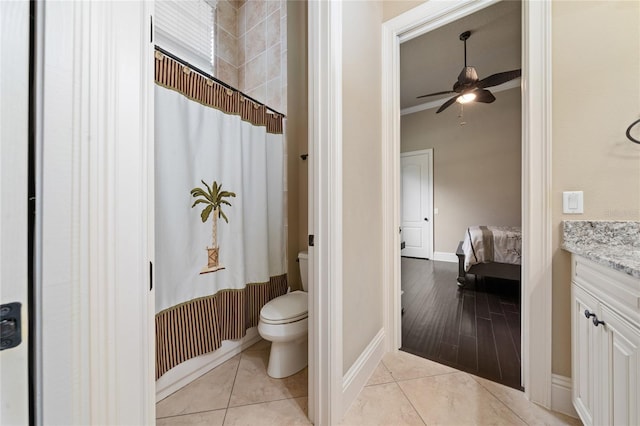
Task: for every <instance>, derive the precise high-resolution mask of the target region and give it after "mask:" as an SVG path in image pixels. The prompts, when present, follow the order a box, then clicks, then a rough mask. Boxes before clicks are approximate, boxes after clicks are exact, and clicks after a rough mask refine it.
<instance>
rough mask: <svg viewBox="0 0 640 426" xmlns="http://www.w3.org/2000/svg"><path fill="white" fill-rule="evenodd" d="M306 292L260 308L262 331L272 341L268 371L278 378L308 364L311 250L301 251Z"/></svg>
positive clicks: (294, 294) (274, 300)
mask: <svg viewBox="0 0 640 426" xmlns="http://www.w3.org/2000/svg"><path fill="white" fill-rule="evenodd" d="M298 262H299V264H300V277H301V278H302V289H303V291H292V292H290V293H287V294H285V295H282V296H280V297H276V298H275V299H273V300H271V301H270V302H269V303H267V304H266V305H264V306H263V307H262V309H261V310H260V321H259V322H258V333H260V336H262V338H263V339H264V340H268V341H270V342H271V353H270V354H269V366H268V367H267V374H268V375H269V376H270V377H273V378H275V379H281V378H283V377H288V376H291V375H292V374H295V373H297V372H298V371H300V370H302V369H303V368H304V367H306V366H307V361H308V359H307V334H308V319H307V318H308V310H307V309H308V304H307V271H308V269H307V265H308V263H307V262H308V253H307V251H306V250H305V251H301V252H300V253H298Z"/></svg>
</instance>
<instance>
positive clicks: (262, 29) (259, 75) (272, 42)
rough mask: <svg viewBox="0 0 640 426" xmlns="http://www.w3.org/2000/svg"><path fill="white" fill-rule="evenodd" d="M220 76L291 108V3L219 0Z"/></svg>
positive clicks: (274, 104)
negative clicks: (288, 16)
mask: <svg viewBox="0 0 640 426" xmlns="http://www.w3.org/2000/svg"><path fill="white" fill-rule="evenodd" d="M216 74H217V75H216V76H217V77H218V78H219V79H221V80H222V81H224V82H226V83H228V84H230V85H231V86H233V87H236V88H238V89H239V90H241V91H242V92H244V93H246V94H247V95H249V96H251V97H252V98H255V99H256V100H258V101H260V102H263V103H265V104H267V106H269V107H271V108H273V109H275V110H277V111H280V112H282V113H285V114H286V112H287V111H286V110H287V105H286V103H287V3H286V1H285V0H248V1H246V0H219V1H218V5H217V9H216Z"/></svg>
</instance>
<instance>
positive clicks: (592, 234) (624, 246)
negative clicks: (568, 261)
mask: <svg viewBox="0 0 640 426" xmlns="http://www.w3.org/2000/svg"><path fill="white" fill-rule="evenodd" d="M562 225H563V230H564V232H563V237H564V240H563V243H562V248H563V249H565V250H567V251H570V252H571V253H574V254H577V255H580V256H583V257H585V258H587V259H589V260H592V261H594V262H596V263H599V264H601V265H605V266H608V267H610V268H612V269H615V270H617V271H620V272H624V273H626V274H629V275H631V276H633V277H635V278H640V222H639V221H606V220H565V221H563V222H562Z"/></svg>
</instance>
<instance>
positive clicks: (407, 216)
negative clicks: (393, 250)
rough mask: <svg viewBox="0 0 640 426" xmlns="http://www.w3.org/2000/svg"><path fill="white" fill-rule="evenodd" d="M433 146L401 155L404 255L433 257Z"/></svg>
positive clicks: (401, 212) (401, 213) (401, 217)
mask: <svg viewBox="0 0 640 426" xmlns="http://www.w3.org/2000/svg"><path fill="white" fill-rule="evenodd" d="M432 169H433V150H431V149H426V150H422V151H413V152H405V153H402V154H401V155H400V170H401V171H400V173H401V179H402V181H401V188H400V202H401V203H402V204H401V206H400V221H401V227H402V231H401V238H400V241H401V242H402V243H404V248H403V249H402V251H401V255H402V256H407V257H418V258H422V259H430V258H432V257H433V170H432Z"/></svg>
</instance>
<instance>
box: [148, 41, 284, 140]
mask: <svg viewBox="0 0 640 426" xmlns="http://www.w3.org/2000/svg"><path fill="white" fill-rule="evenodd" d="M155 58H156V66H155V72H156V77H155V80H156V84H158V85H160V86H163V87H166V88H167V89H171V90H175V91H176V92H178V93H181V94H183V95H184V96H186V97H187V98H189V99H191V100H193V101H196V102H198V103H201V104H202V105H205V106H208V107H211V108H215V109H217V110H220V111H222V112H224V113H225V114H234V115H238V116H240V118H241V119H242V120H243V121H247V122H249V123H251V124H253V125H254V126H264V127H266V128H267V132H268V133H274V134H282V120H283V116H282V115H281V114H276V113H273V112H270V111H269V110H268V109H267V107H266V106H264V105H261V104H258V103H256V102H253V101H252V100H251V99H247V98H246V97H244V96H243V95H242V93H241V92H239V91H237V90H233V89H229V88H227V87H225V86H223V85H222V84H220V83H218V82H216V81H214V80H211V79H209V78H206V77H205V76H203V75H201V74H199V73H198V72H195V71H192V70H191V69H190V68H189V67H187V66H186V65H183V64H181V63H180V62H178V61H176V60H174V59H172V58H170V57H168V56H166V55H164V54H163V53H162V52H158V51H156V54H155Z"/></svg>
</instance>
